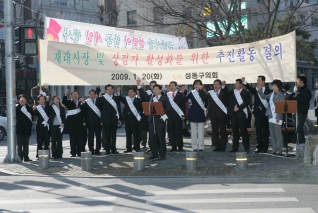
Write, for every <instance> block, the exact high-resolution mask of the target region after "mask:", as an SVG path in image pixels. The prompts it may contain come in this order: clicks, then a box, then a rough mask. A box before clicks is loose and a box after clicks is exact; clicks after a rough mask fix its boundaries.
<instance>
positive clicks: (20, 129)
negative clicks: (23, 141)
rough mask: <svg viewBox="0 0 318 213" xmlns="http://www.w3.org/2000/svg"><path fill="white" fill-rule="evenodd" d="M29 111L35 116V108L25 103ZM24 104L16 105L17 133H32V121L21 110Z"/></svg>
mask: <svg viewBox="0 0 318 213" xmlns="http://www.w3.org/2000/svg"><path fill="white" fill-rule="evenodd" d="M25 107H26V109H27V111H28V112H29V113H30V114H31V117H32V118H33V110H32V108H31V107H30V106H29V105H27V104H26V105H25ZM21 108H22V106H21V105H20V104H17V105H16V120H17V123H16V133H17V134H18V135H31V133H32V121H31V120H30V119H29V118H28V117H27V116H26V115H25V114H24V113H23V112H22V111H21Z"/></svg>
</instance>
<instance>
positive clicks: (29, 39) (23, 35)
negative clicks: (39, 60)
mask: <svg viewBox="0 0 318 213" xmlns="http://www.w3.org/2000/svg"><path fill="white" fill-rule="evenodd" d="M19 43H20V53H21V55H25V56H34V55H37V54H38V47H37V35H36V28H35V27H19Z"/></svg>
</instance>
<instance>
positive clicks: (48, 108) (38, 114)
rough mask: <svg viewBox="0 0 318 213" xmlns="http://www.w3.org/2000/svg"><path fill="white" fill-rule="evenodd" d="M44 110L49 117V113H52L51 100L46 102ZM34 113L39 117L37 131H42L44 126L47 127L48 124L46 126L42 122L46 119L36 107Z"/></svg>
mask: <svg viewBox="0 0 318 213" xmlns="http://www.w3.org/2000/svg"><path fill="white" fill-rule="evenodd" d="M44 111H45V113H46V115H47V116H48V117H49V115H50V105H49V102H48V101H46V102H45V108H44ZM33 115H34V116H37V117H38V121H37V123H36V132H40V131H42V130H43V129H44V128H47V126H46V127H44V125H43V124H42V123H43V121H44V119H43V117H42V115H41V113H40V112H39V111H38V109H35V110H34V113H33Z"/></svg>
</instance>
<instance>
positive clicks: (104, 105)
mask: <svg viewBox="0 0 318 213" xmlns="http://www.w3.org/2000/svg"><path fill="white" fill-rule="evenodd" d="M113 100H114V101H115V103H116V105H117V110H118V114H119V119H118V118H117V116H116V110H115V109H114V107H113V105H111V104H110V103H109V102H108V101H107V100H106V99H105V97H104V96H103V97H99V98H97V101H96V105H97V107H98V109H99V110H100V112H101V118H100V122H101V123H102V124H107V123H114V124H116V125H117V123H118V120H121V109H120V100H119V97H118V96H114V95H113Z"/></svg>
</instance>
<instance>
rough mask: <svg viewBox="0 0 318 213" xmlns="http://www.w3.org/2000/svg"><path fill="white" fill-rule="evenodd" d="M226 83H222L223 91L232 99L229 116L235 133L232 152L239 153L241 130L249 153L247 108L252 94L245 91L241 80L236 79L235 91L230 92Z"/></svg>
mask: <svg viewBox="0 0 318 213" xmlns="http://www.w3.org/2000/svg"><path fill="white" fill-rule="evenodd" d="M225 84H226V82H225V81H222V91H223V92H224V93H225V94H226V95H227V96H230V97H231V100H230V103H229V106H228V115H229V116H230V117H231V125H232V133H233V147H232V150H231V151H230V152H237V151H238V148H239V138H240V135H239V130H240V131H241V135H242V140H243V146H244V151H245V152H247V153H249V150H250V144H249V140H248V133H247V128H246V121H247V116H248V113H247V106H248V104H249V102H250V93H249V92H248V91H246V90H244V89H243V83H242V80H241V79H236V82H235V89H233V90H232V91H229V90H228V89H227V87H226V86H225Z"/></svg>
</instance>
